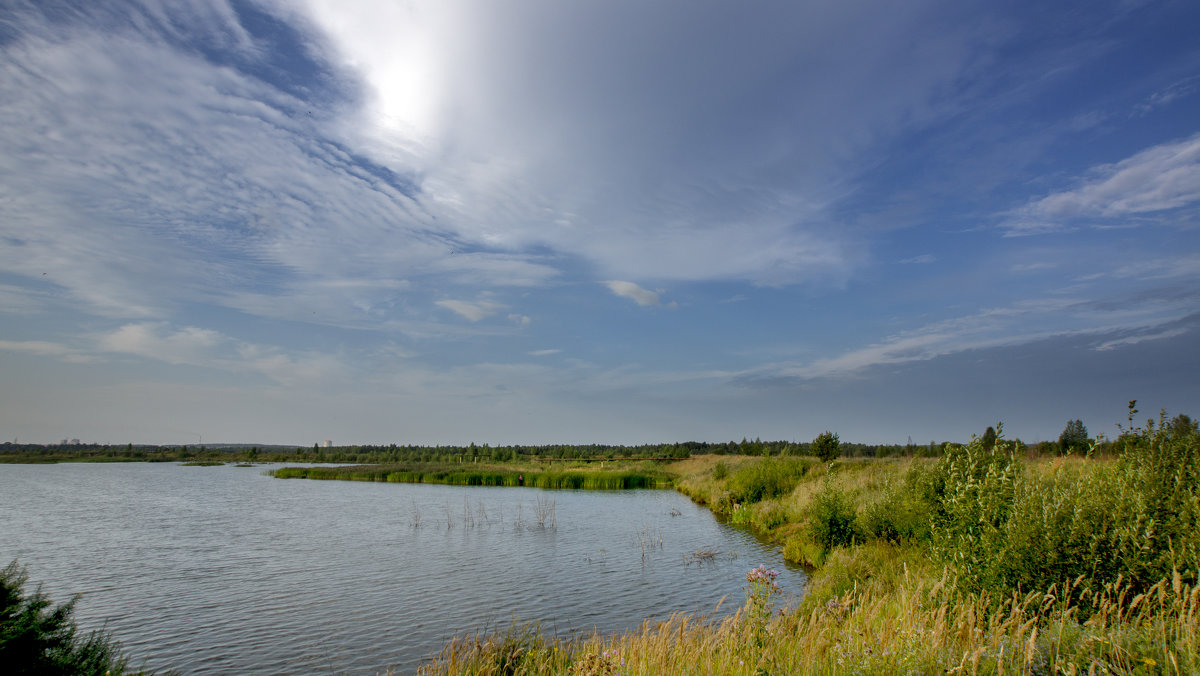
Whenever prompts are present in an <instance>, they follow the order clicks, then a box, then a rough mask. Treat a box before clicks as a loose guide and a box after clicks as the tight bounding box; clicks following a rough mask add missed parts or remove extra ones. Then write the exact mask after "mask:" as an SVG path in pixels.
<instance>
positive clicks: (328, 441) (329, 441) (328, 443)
mask: <svg viewBox="0 0 1200 676" xmlns="http://www.w3.org/2000/svg"><path fill="white" fill-rule="evenodd" d="M321 445H322V446H324V447H325V448H333V440H332V439H326V440H325V443H324V444H321Z"/></svg>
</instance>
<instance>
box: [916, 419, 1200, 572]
mask: <svg viewBox="0 0 1200 676" xmlns="http://www.w3.org/2000/svg"><path fill="white" fill-rule="evenodd" d="M1121 443H1122V445H1123V446H1124V450H1123V452H1122V453H1121V455H1120V457H1119V458H1118V459H1117V460H1116V461H1115V462H1112V463H1103V462H1095V461H1085V462H1083V463H1081V464H1078V465H1066V466H1057V467H1055V468H1054V470H1053V472H1052V473H1051V474H1050V475H1049V476H1036V475H1035V476H1027V475H1026V473H1025V472H1024V471H1023V470H1022V468H1021V466H1020V464H1019V463H1018V461H1017V460H1016V459H1015V457H1014V456H1013V455H1012V454H1010V453H1008V452H1007V449H1006V447H1005V445H1004V444H1001V443H998V444H997V446H996V449H994V450H990V451H989V450H986V449H985V448H984V447H983V444H982V443H981V442H980V441H979V440H976V441H974V442H972V443H971V444H969V445H968V446H965V447H956V448H955V449H953V450H952V451H950V452H948V453H947V455H946V457H944V458H943V459H942V461H941V462H940V463H939V465H938V466H937V468H936V469H935V470H934V471H933V472H931V473H929V474H928V475H927V476H923V477H920V480H919V481H918V482H917V485H918V486H919V487H920V488H921V490H922V494H923V495H925V496H927V498H928V499H930V500H931V504H932V507H933V513H934V527H933V535H932V545H933V550H934V553H935V554H936V555H939V557H940V558H941V559H942V560H943V561H945V562H946V563H949V564H951V565H953V566H954V567H955V568H956V569H957V571H958V573H959V576H960V581H962V582H964V583H966V584H967V585H968V586H969V587H973V588H982V589H989V590H992V591H996V592H1008V591H1011V590H1023V591H1028V590H1031V589H1045V588H1047V587H1049V586H1050V585H1052V584H1061V583H1064V582H1067V581H1074V583H1075V584H1076V586H1079V585H1082V586H1083V587H1084V588H1092V589H1098V588H1099V586H1100V585H1103V584H1105V583H1107V582H1110V581H1112V580H1113V579H1116V578H1117V576H1121V577H1122V579H1124V580H1125V582H1126V583H1127V584H1129V585H1130V588H1131V589H1132V590H1134V591H1142V590H1145V589H1147V588H1149V587H1150V586H1151V585H1153V584H1155V583H1157V581H1159V580H1161V579H1163V578H1170V577H1172V576H1174V575H1178V576H1179V579H1180V580H1181V582H1186V583H1189V584H1194V583H1195V582H1196V581H1197V580H1198V579H1200V534H1198V529H1197V528H1196V524H1197V523H1200V437H1198V436H1197V434H1196V433H1195V431H1194V430H1190V429H1187V428H1186V427H1184V428H1183V429H1178V430H1177V429H1175V428H1173V427H1167V426H1165V425H1162V424H1161V421H1160V425H1159V426H1158V427H1157V429H1155V427H1154V426H1153V425H1151V426H1150V428H1149V429H1147V430H1132V431H1130V432H1127V433H1126V434H1125V435H1124V436H1123V437H1122V439H1121Z"/></svg>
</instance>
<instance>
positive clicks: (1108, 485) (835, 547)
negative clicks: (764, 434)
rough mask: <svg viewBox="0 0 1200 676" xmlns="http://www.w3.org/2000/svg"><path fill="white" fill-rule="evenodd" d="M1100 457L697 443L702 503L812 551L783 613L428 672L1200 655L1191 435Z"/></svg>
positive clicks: (468, 653) (751, 596)
mask: <svg viewBox="0 0 1200 676" xmlns="http://www.w3.org/2000/svg"><path fill="white" fill-rule="evenodd" d="M1118 442H1119V443H1117V444H1114V445H1113V446H1112V448H1113V452H1112V453H1111V454H1110V455H1106V456H1104V457H1096V456H1089V455H1082V456H1079V455H1077V456H1070V457H1063V458H1054V459H1037V460H1029V459H1026V458H1025V457H1024V456H1023V455H1022V454H1020V453H1019V452H1016V451H1017V449H1016V448H1015V446H1014V445H1010V444H1007V443H1005V442H1004V441H1003V440H1001V441H998V442H996V443H987V442H985V441H984V440H975V441H973V442H972V443H971V444H968V445H965V446H949V447H947V449H946V452H945V454H944V455H943V456H942V457H941V458H938V459H930V460H900V459H897V460H875V461H860V460H851V461H835V462H833V463H831V464H824V463H820V462H817V461H816V460H814V459H808V458H732V457H716V456H710V457H695V458H691V459H689V460H685V461H682V462H680V463H676V464H674V465H672V466H671V469H672V471H674V472H675V473H677V474H678V475H679V479H678V480H677V482H676V487H677V488H678V489H679V490H681V491H683V492H685V493H686V494H688V495H689V496H691V497H692V498H693V499H694V500H696V501H697V502H701V503H704V504H706V505H708V506H709V507H710V508H712V509H713V510H714V511H716V512H718V513H721V514H724V515H726V516H728V517H729V518H730V519H732V520H733V521H735V522H737V523H744V524H747V525H749V526H751V527H753V528H756V529H758V530H760V531H761V532H763V533H764V534H767V535H769V536H770V537H772V538H774V539H775V541H776V542H778V543H779V545H780V546H781V547H782V548H783V550H784V552H785V555H786V556H787V557H789V558H790V559H792V560H794V561H799V562H802V563H805V564H807V565H810V566H812V567H813V569H814V570H813V575H812V579H811V583H810V588H809V590H808V594H807V596H806V598H805V600H804V601H803V602H802V603H801V604H800V605H799V606H798V607H796V608H795V609H792V610H788V611H786V612H780V611H778V610H776V609H775V608H774V606H773V595H774V591H775V590H774V588H773V584H774V581H773V579H772V580H767V579H765V578H764V575H765V574H766V573H764V572H763V571H757V572H755V571H752V572H751V573H750V574H748V576H747V581H746V599H745V605H744V606H743V607H742V608H741V610H740V611H739V612H738V613H737V614H736V615H735V616H733V617H728V618H725V619H720V620H712V621H709V620H705V619H703V618H696V617H690V616H679V617H676V618H674V619H672V620H671V621H669V622H666V623H661V624H655V625H644V626H643V627H641V628H640V629H639V630H637V631H632V632H627V633H624V634H620V635H615V636H594V637H591V638H587V639H564V638H556V637H554V636H552V635H548V634H546V633H544V632H541V631H539V630H538V629H537V628H535V627H521V626H517V627H513V628H512V629H510V630H509V631H507V632H500V633H496V634H491V635H484V636H471V637H461V638H459V639H456V640H455V641H453V642H452V643H451V644H449V645H448V646H446V648H445V649H444V650H443V652H442V653H441V654H440V655H439V656H438V657H437V658H436V659H435V660H434V661H432V662H431V663H430V664H428V665H426V667H425V668H424V669H423V672H422V673H425V674H442V673H454V674H566V673H570V674H615V673H621V674H666V673H670V674H710V673H712V674H766V673H770V674H779V673H801V674H824V673H879V674H884V673H897V672H899V673H997V674H1008V673H1014V674H1016V673H1021V674H1024V673H1066V674H1084V673H1110V674H1111V673H1121V674H1131V673H1133V674H1136V673H1145V674H1156V673H1172V674H1190V673H1200V657H1198V655H1200V631H1198V629H1200V587H1198V586H1197V583H1198V580H1197V576H1198V573H1200V439H1198V437H1197V434H1196V430H1195V428H1194V427H1192V428H1189V429H1166V428H1164V426H1163V425H1161V423H1160V424H1159V425H1148V426H1147V428H1146V429H1135V430H1129V431H1128V433H1127V434H1124V435H1123V436H1122V437H1121V438H1120V439H1119V440H1118Z"/></svg>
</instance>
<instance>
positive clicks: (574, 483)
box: [271, 465, 672, 490]
mask: <svg viewBox="0 0 1200 676" xmlns="http://www.w3.org/2000/svg"><path fill="white" fill-rule="evenodd" d="M271 476H274V477H276V478H279V479H321V480H342V481H382V482H389V483H426V484H444V485H450V486H528V487H532V488H546V489H581V490H627V489H634V488H669V487H670V486H671V482H672V480H671V477H670V476H669V475H668V474H666V473H665V472H661V471H658V472H650V471H639V470H625V471H605V470H598V471H522V470H515V469H469V470H459V469H450V468H447V467H445V466H433V467H395V466H390V465H351V466H343V467H282V468H279V469H276V470H273V471H272V472H271Z"/></svg>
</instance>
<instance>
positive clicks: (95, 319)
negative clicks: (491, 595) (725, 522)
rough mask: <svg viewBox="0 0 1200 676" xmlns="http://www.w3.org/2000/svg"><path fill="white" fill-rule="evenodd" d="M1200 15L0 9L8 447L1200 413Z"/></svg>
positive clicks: (259, 0)
mask: <svg viewBox="0 0 1200 676" xmlns="http://www.w3.org/2000/svg"><path fill="white" fill-rule="evenodd" d="M1197 29H1200V4H1197V3H1195V2H1193V1H1191V0H1178V1H1174V2H1172V1H1164V2H1155V1H1148V2H1137V1H1131V0H1121V1H1110V0H1087V1H1084V2H1073V1H1064V2H1042V1H1036V2H1035V1H1024V0H1018V1H1016V2H1004V3H997V2H983V1H973V0H945V1H942V0H910V1H908V2H904V3H895V2H871V1H855V0H836V1H834V0H829V1H825V0H805V1H803V2H775V1H772V0H767V1H764V2H751V3H745V2H738V3H734V2H723V1H722V2H718V1H713V0H662V1H661V2H645V1H644V0H604V1H603V2H600V1H590V0H585V1H581V2H555V1H551V0H511V1H508V2H490V1H484V0H475V1H470V0H409V1H407V2H401V1H399V0H396V1H392V2H381V1H380V0H128V1H116V0H88V1H86V2H85V1H82V0H81V1H77V2H66V1H58V0H0V381H2V382H3V387H0V440H3V441H10V440H18V441H20V442H22V443H27V442H28V443H55V442H58V441H59V440H61V439H64V438H79V439H81V440H82V441H84V442H97V443H126V442H134V443H162V444H195V443H200V442H208V443H217V442H254V443H264V444H266V443H281V444H300V445H309V444H312V443H314V442H317V441H321V440H325V439H330V440H333V441H334V443H335V444H357V443H364V444H365V443H372V444H374V443H398V444H408V443H412V444H439V443H440V444H465V443H470V442H476V443H480V444H482V443H490V444H539V443H558V442H562V443H612V444H637V443H659V442H671V441H684V440H700V441H729V440H740V439H742V438H751V439H753V438H755V437H760V438H762V439H772V440H774V439H784V440H793V441H808V440H811V439H812V438H813V437H815V436H816V435H817V434H819V433H821V432H822V431H824V430H831V431H834V432H837V433H838V434H839V435H840V437H841V439H842V440H844V441H852V442H861V443H906V442H907V441H909V440H912V441H913V442H914V443H919V444H925V443H928V442H930V441H933V440H937V441H943V440H960V441H961V440H966V439H968V438H969V437H970V436H971V435H972V434H981V433H982V431H983V430H984V428H986V427H987V426H989V425H994V424H996V423H1002V424H1003V426H1004V427H1003V429H1004V433H1005V436H1006V437H1008V438H1021V439H1023V440H1025V441H1027V442H1032V441H1038V440H1046V439H1049V440H1054V439H1057V437H1058V434H1059V433H1060V432H1061V431H1062V430H1063V428H1064V426H1065V424H1066V422H1067V421H1069V420H1073V419H1076V418H1078V419H1081V420H1083V421H1084V423H1085V424H1086V425H1087V427H1088V429H1089V431H1090V432H1091V433H1092V434H1096V433H1105V434H1107V435H1109V436H1113V435H1114V434H1115V433H1116V432H1117V428H1116V424H1117V423H1124V422H1125V421H1126V408H1127V404H1128V402H1129V400H1131V399H1136V400H1138V408H1139V410H1140V411H1141V413H1140V414H1139V418H1140V419H1144V418H1147V417H1157V415H1158V411H1159V410H1160V409H1162V408H1166V409H1167V411H1168V415H1174V414H1177V413H1186V414H1189V415H1193V416H1196V415H1197V414H1200V386H1198V384H1197V382H1198V379H1197V376H1198V375H1200V350H1197V347H1200V41H1198V40H1197V39H1196V35H1197Z"/></svg>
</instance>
